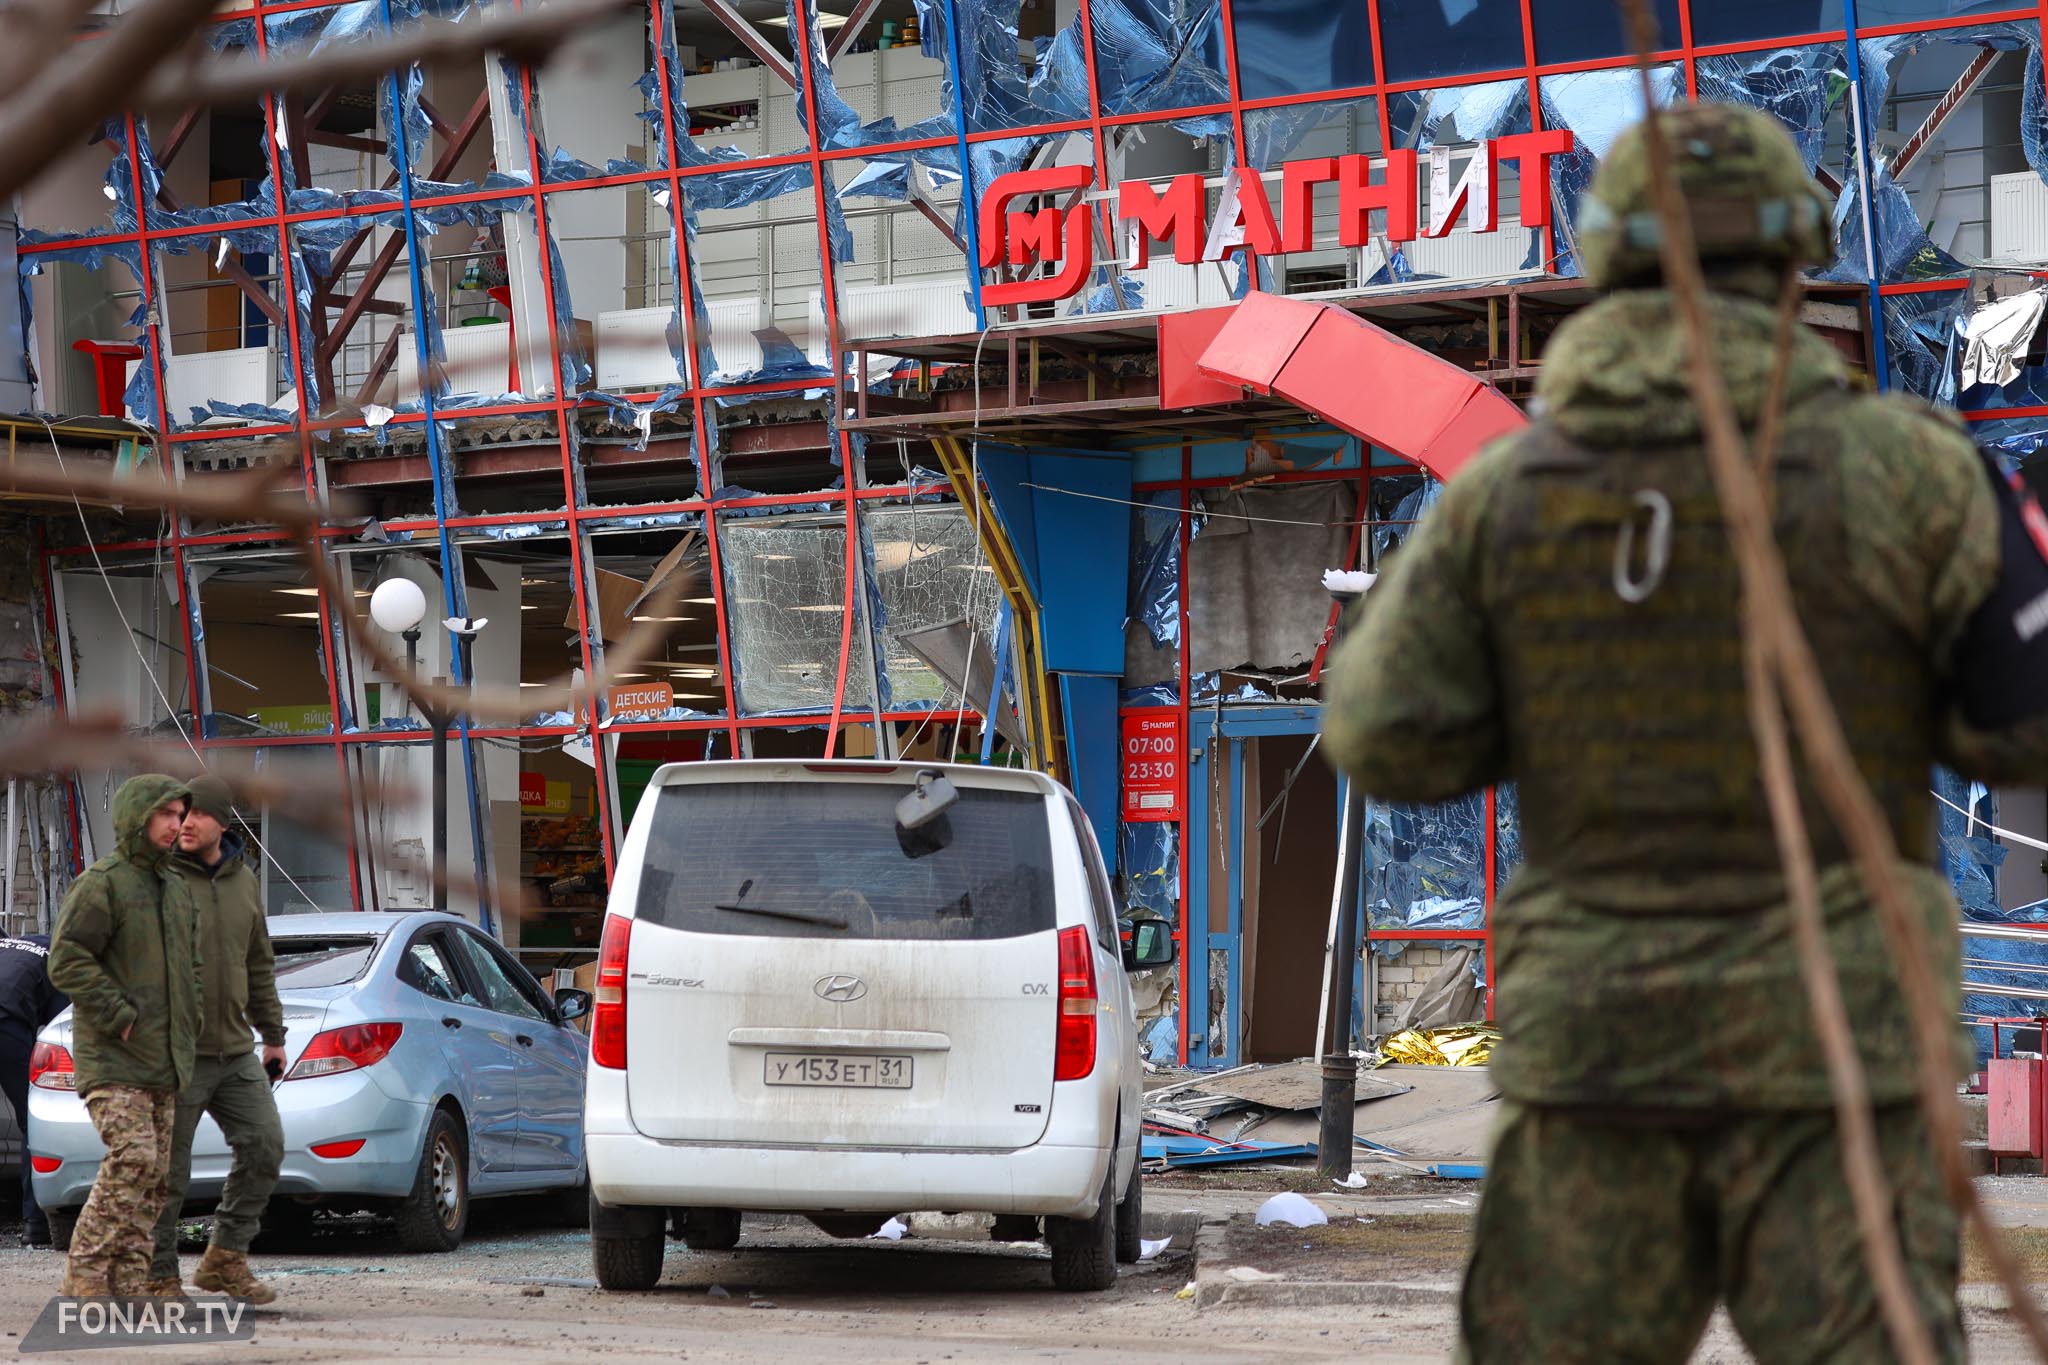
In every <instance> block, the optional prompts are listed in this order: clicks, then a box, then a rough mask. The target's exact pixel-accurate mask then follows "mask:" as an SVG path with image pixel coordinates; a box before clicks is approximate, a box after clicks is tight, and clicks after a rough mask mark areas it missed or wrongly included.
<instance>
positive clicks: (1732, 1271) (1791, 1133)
mask: <svg viewBox="0 0 2048 1365" xmlns="http://www.w3.org/2000/svg"><path fill="white" fill-rule="evenodd" d="M1877 1128H1878V1143H1879V1147H1880V1150H1881V1153H1882V1156H1883V1160H1884V1166H1885V1172H1886V1175H1887V1176H1888V1178H1889V1179H1890V1181H1891V1187H1892V1196H1893V1204H1894V1207H1895V1208H1896V1210H1897V1227H1898V1230H1899V1240H1900V1245H1901V1248H1902V1250H1903V1251H1904V1253H1905V1258H1906V1267H1907V1273H1908V1276H1909V1277H1910V1279H1911V1281H1912V1285H1913V1290H1914V1294H1915V1297H1916V1298H1917V1299H1918V1300H1919V1307H1920V1314H1921V1320H1922V1321H1924V1322H1925V1323H1927V1325H1928V1327H1929V1329H1930V1331H1931V1332H1932V1334H1933V1337H1934V1341H1935V1344H1936V1349H1937V1352H1938V1354H1939V1357H1940V1359H1942V1360H1943V1361H1949V1362H1955V1363H1956V1365H1961V1362H1962V1360H1963V1332H1962V1320H1961V1317H1960V1315H1959V1314H1958V1312H1957V1308H1956V1277H1957V1273H1958V1256H1959V1251H1958V1231H1957V1220H1956V1216H1955V1213H1954V1211H1953V1210H1952V1209H1951V1208H1950V1206H1949V1204H1948V1201H1947V1199H1946V1198H1945V1197H1944V1196H1943V1194H1942V1189H1941V1180H1940V1176H1939V1174H1938V1172H1937V1170H1936V1168H1935V1164H1934V1157H1933V1153H1932V1151H1931V1150H1930V1148H1929V1144H1928V1137H1927V1129H1926V1126H1925V1124H1924V1122H1923V1121H1922V1120H1921V1117H1920V1114H1919V1112H1918V1111H1917V1110H1916V1109H1912V1108H1910V1107H1906V1108H1897V1109H1885V1110H1881V1111H1879V1113H1878V1116H1877ZM1717 1301H1718V1302H1722V1303H1725V1304H1726V1305H1727V1307H1728V1313H1729V1316H1730V1318H1732V1319H1733V1320H1734V1323H1735V1329H1736V1331H1737V1333H1738V1334H1740V1336H1741V1337H1742V1340H1743V1343H1744V1344H1745V1345H1746V1346H1747V1347H1748V1348H1749V1350H1750V1353H1751V1354H1752V1355H1754V1356H1755V1358H1756V1359H1757V1361H1758V1362H1759V1365H1821V1362H1829V1365H1849V1362H1856V1365H1865V1362H1870V1363H1872V1365H1875V1363H1877V1362H1884V1361H1890V1360H1894V1359H1896V1358H1897V1357H1896V1354H1895V1352H1894V1351H1893V1349H1892V1344H1891V1341H1890V1338H1889V1337H1888V1336H1887V1334H1886V1331H1885V1327H1884V1323H1883V1321H1882V1318H1881V1316H1880V1313H1879V1309H1878V1304H1877V1297H1876V1294H1875V1292H1874V1290H1873V1289H1872V1287H1871V1277H1870V1274H1869V1272H1868V1271H1867V1270H1866V1269H1865V1267H1864V1263H1863V1245H1862V1242H1861V1240H1860V1239H1859V1238H1858V1236H1857V1234H1856V1219H1855V1212H1854V1209H1853V1208H1852V1207H1851V1204H1850V1198H1849V1190H1848V1186H1847V1184H1846V1183H1845V1182H1844V1180H1843V1178H1842V1174H1841V1157H1840V1144H1839V1139H1838V1138H1837V1136H1836V1131H1835V1122H1834V1116H1833V1115H1832V1114H1828V1113H1814V1112H1807V1111H1794V1112H1786V1113H1752V1114H1743V1115H1736V1116H1726V1117H1722V1116H1702V1117H1699V1118H1697V1119H1695V1118H1693V1117H1692V1116H1686V1117H1685V1118H1683V1119H1681V1120H1676V1121H1671V1122H1666V1121H1663V1120H1662V1119H1661V1118H1650V1117H1647V1116H1646V1117H1643V1118H1641V1119H1637V1118H1636V1117H1635V1116H1623V1115H1616V1114H1611V1113H1603V1114H1600V1115H1598V1116H1594V1115H1590V1114H1587V1113H1584V1112H1580V1111H1574V1110H1569V1109H1548V1108H1537V1107H1531V1106H1521V1105H1507V1106H1505V1112H1504V1113H1503V1114H1502V1117H1501V1123H1500V1127H1499V1129H1498V1131H1497V1135H1496V1140H1495V1147H1494V1152H1493V1157H1492V1159H1491V1160H1490V1161H1489V1162H1488V1165H1487V1184H1486V1192H1485V1195H1484V1197H1483V1198H1482V1199H1481V1201H1480V1206H1479V1214H1478V1219H1477V1226H1476V1227H1475V1228H1474V1230H1473V1239H1472V1260H1471V1263H1470V1265H1468V1266H1467V1267H1466V1271H1465V1287H1464V1292H1463V1298H1462V1301H1461V1308H1460V1327H1461V1331H1460V1337H1461V1340H1460V1344H1459V1350H1458V1356H1457V1358H1458V1359H1459V1360H1460V1361H1463V1362H1469V1365H1504V1363H1505V1362H1515V1363H1516V1365H1521V1362H1527V1361H1539V1360H1540V1361H1543V1362H1545V1365H1578V1363H1579V1362H1584V1363H1585V1365H1594V1363H1595V1362H1598V1365H1684V1362H1685V1361H1687V1360H1689V1359H1690V1358H1691V1356H1692V1352H1693V1347H1694V1346H1695V1345H1696V1344H1697V1343H1698V1341H1699V1339H1700V1336H1701V1334H1702V1333H1703V1332H1704V1331H1705V1330H1706V1325H1707V1319H1708V1317H1709V1316H1710V1315H1711V1314H1712V1312H1713V1309H1714V1305H1715V1303H1716V1302H1717Z"/></svg>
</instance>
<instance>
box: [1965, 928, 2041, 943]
mask: <svg viewBox="0 0 2048 1365" xmlns="http://www.w3.org/2000/svg"><path fill="white" fill-rule="evenodd" d="M1962 934H1963V937H1964V938H2005V939H2013V940H2015V941H2017V942H2021V943H2038V944H2041V945H2042V946H2043V947H2048V924H2044V925H2042V926H2041V927H2040V928H2038V929H2018V928H2014V927H2012V926H2010V925H2003V924H1969V923H1965V924H1964V925H1963V926H1962Z"/></svg>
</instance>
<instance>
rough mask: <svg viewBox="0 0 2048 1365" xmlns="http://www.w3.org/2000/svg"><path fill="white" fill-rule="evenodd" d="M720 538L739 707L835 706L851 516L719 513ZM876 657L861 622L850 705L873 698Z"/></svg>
mask: <svg viewBox="0 0 2048 1365" xmlns="http://www.w3.org/2000/svg"><path fill="white" fill-rule="evenodd" d="M718 543H719V548H720V550H721V552H722V553H721V558H722V559H723V561H724V567H725V574H726V618H727V621H728V623H729V624H728V629H729V635H730V639H731V643H732V651H733V671H734V672H735V673H736V674H738V681H739V696H740V709H741V712H742V713H743V714H746V715H755V716H759V715H775V714H780V713H783V712H793V711H804V712H810V711H826V712H829V711H830V710H831V709H832V699H833V696H834V693H835V690H836V688H837V684H838V677H839V657H840V645H841V641H842V638H843V637H842V626H841V622H842V621H843V620H844V616H845V610H846V524H845V522H844V521H843V520H838V519H835V520H829V521H818V520H799V521H792V520H790V519H787V518H772V519H771V518H761V519H757V520H749V519H746V518H740V517H732V518H726V519H721V520H720V521H719V524H718ZM873 662H874V660H873V651H872V650H871V649H870V647H869V644H868V640H867V633H866V632H865V631H863V630H861V629H859V627H858V625H856V627H855V628H854V630H853V631H852V635H851V641H850V644H849V645H848V653H847V662H846V691H845V696H844V697H843V699H842V705H843V706H844V707H846V708H853V707H868V706H871V705H872V704H873V696H874V690H873V688H872V687H871V686H870V677H871V670H872V668H873Z"/></svg>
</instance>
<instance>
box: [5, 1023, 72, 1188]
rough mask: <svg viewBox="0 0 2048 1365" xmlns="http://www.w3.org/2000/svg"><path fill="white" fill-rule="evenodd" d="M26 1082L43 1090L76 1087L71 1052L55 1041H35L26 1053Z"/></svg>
mask: <svg viewBox="0 0 2048 1365" xmlns="http://www.w3.org/2000/svg"><path fill="white" fill-rule="evenodd" d="M16 1055H17V1056H19V1055H20V1054H19V1053H17V1054H16ZM28 1083H29V1084H30V1085H39V1086H41V1087H42V1088H43V1089H45V1090H76V1089H78V1074H77V1073H76V1072H75V1071H73V1070H72V1069H71V1054H70V1053H69V1052H68V1051H66V1050H65V1049H63V1048H61V1047H59V1046H58V1045H57V1044H55V1043H37V1044H36V1045H35V1047H34V1048H32V1049H31V1050H30V1051H29V1054H28ZM52 1169H54V1167H53V1168H52Z"/></svg>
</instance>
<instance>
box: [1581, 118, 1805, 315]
mask: <svg viewBox="0 0 2048 1365" xmlns="http://www.w3.org/2000/svg"><path fill="white" fill-rule="evenodd" d="M1658 122H1659V124H1660V126H1661V127H1662V128H1663V130H1664V135H1665V138H1666V140H1667V145H1669V146H1670V148H1671V151H1672V166H1673V169H1674V170H1675V172H1676V174H1677V176H1678V184H1679V188H1680V189H1681V190H1683V191H1684V193H1685V199H1686V204H1687V206H1688V207H1689V208H1690V209H1691V216H1692V224H1693V235H1694V236H1695V238H1697V240H1698V242H1699V248H1700V258H1701V259H1702V260H1703V261H1706V262H1708V263H1709V264H1714V263H1719V262H1726V263H1730V264H1763V265H1768V266H1771V267H1773V268H1774V269H1798V268H1800V267H1803V266H1825V265H1827V264H1828V263H1830V262H1831V261H1833V260H1834V258H1835V249H1834V242H1833V232H1832V229H1831V224H1830V221H1829V220H1830V217H1831V215H1832V213H1833V209H1834V205H1833V203H1832V201H1830V200H1829V199H1828V198H1827V197H1826V196H1825V195H1824V194H1822V193H1821V189H1820V186H1819V185H1818V184H1817V183H1815V181H1814V179H1813V177H1812V175H1810V174H1809V173H1808V172H1807V169H1806V163H1805V162H1804V161H1803V160H1802V159H1801V158H1800V155H1799V148H1798V146H1797V144H1795V143H1794V142H1793V141H1792V138H1791V135H1790V134H1788V133H1787V132H1786V131H1785V129H1784V127H1783V126H1782V125H1780V124H1779V123H1778V121H1777V120H1776V119H1774V118H1772V117H1771V116H1770V115H1769V114H1766V113H1764V112H1762V111H1761V110H1757V109H1745V108H1743V107H1741V106H1740V105H1733V104H1692V105H1681V106H1679V107H1678V108H1675V109H1669V110H1665V111H1663V112H1662V113H1661V114H1660V115H1659V118H1658ZM1649 131H1650V121H1649V120H1648V119H1645V120H1643V121H1642V122H1640V123H1637V124H1636V125H1635V126H1634V127H1632V128H1630V129H1628V130H1627V131H1626V132H1624V133H1623V134H1622V135H1621V136H1620V137H1619V138H1617V139H1615V142H1614V146H1613V147H1612V148H1611V149H1610V150H1609V151H1608V153H1607V156H1606V159H1605V160H1603V161H1602V162H1601V163H1600V169H1599V171H1598V173H1597V174H1595V175H1594V177H1593V186H1592V189H1591V190H1590V191H1589V192H1588V193H1587V195H1586V199H1585V202H1584V203H1583V204H1582V205H1581V206H1580V210H1579V224H1578V251H1579V264H1580V268H1581V269H1582V270H1583V271H1584V273H1585V278H1586V281H1587V283H1589V284H1592V285H1594V286H1595V287H1597V288H1601V289H1618V288H1624V287H1627V286H1630V285H1640V284H1646V283H1650V282H1653V281H1655V280H1657V279H1659V278H1661V277H1662V275H1663V264H1662V261H1661V259H1660V257H1659V255H1658V245H1659V240H1660V238H1661V236H1662V233H1661V231H1660V229H1659V224H1658V219H1657V206H1656V196H1655V195H1654V194H1653V193H1652V191H1651V187H1650V158H1649V141H1648V138H1649Z"/></svg>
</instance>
